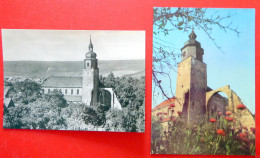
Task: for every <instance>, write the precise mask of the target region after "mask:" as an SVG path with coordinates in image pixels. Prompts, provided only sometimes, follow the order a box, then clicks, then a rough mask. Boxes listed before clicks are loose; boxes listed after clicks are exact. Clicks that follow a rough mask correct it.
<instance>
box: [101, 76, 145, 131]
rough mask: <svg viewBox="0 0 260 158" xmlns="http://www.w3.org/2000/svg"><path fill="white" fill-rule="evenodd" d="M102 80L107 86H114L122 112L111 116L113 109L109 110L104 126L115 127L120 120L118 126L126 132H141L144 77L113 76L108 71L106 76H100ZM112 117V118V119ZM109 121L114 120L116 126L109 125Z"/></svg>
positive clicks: (143, 106) (142, 126)
mask: <svg viewBox="0 0 260 158" xmlns="http://www.w3.org/2000/svg"><path fill="white" fill-rule="evenodd" d="M100 82H102V83H103V84H104V85H105V86H107V87H112V88H114V91H115V93H116V96H117V98H118V100H119V102H120V104H121V106H122V108H123V109H122V111H123V114H122V115H119V116H120V118H118V117H111V116H113V113H115V111H109V113H107V114H106V115H107V117H108V118H109V122H110V124H109V125H107V126H106V128H109V129H111V128H113V129H117V128H119V126H118V125H117V123H119V121H118V119H119V120H120V121H121V122H120V124H121V125H120V128H121V127H122V128H123V129H124V131H127V132H136V131H137V132H143V131H144V108H145V105H144V98H145V78H144V77H141V78H140V79H138V78H132V77H115V76H114V74H113V73H110V74H109V75H108V76H107V77H101V78H100ZM111 113H112V114H111ZM112 119H113V120H112ZM111 122H116V123H115V125H116V128H114V127H111Z"/></svg>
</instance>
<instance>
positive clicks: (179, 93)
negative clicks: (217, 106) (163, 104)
mask: <svg viewBox="0 0 260 158" xmlns="http://www.w3.org/2000/svg"><path fill="white" fill-rule="evenodd" d="M196 37H197V36H196V34H195V33H194V31H193V30H192V32H191V34H190V35H189V38H190V39H189V40H188V41H187V42H186V43H185V44H184V47H183V48H181V51H182V61H181V62H180V63H179V64H178V74H177V85H176V94H175V97H176V102H175V104H176V105H178V106H179V107H181V108H182V112H183V115H184V116H185V117H186V119H187V121H188V123H196V122H198V120H199V119H198V118H199V117H200V116H202V115H203V114H205V112H206V108H205V107H206V106H205V104H206V90H207V65H206V64H205V63H204V62H203V54H204V50H203V49H202V48H201V45H200V43H199V42H198V41H196Z"/></svg>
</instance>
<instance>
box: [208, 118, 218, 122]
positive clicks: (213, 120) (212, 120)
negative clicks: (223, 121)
mask: <svg viewBox="0 0 260 158" xmlns="http://www.w3.org/2000/svg"><path fill="white" fill-rule="evenodd" d="M209 121H210V122H216V121H217V120H216V119H210V120H209Z"/></svg>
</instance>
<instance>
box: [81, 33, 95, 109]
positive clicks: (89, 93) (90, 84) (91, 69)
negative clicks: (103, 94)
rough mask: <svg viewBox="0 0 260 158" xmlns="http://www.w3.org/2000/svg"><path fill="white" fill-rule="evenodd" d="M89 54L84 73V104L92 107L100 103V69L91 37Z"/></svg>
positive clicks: (85, 61) (87, 54)
mask: <svg viewBox="0 0 260 158" xmlns="http://www.w3.org/2000/svg"><path fill="white" fill-rule="evenodd" d="M88 48H89V52H87V53H86V55H85V57H86V58H85V60H84V68H83V73H82V78H83V80H82V82H83V83H82V103H84V104H86V105H88V106H92V105H94V104H96V103H98V89H99V69H98V60H97V59H96V57H97V55H96V53H94V52H93V44H92V41H91V37H90V43H89V46H88Z"/></svg>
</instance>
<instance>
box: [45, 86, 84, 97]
mask: <svg viewBox="0 0 260 158" xmlns="http://www.w3.org/2000/svg"><path fill="white" fill-rule="evenodd" d="M55 89H57V90H61V92H62V94H63V95H80V96H81V95H82V88H54V87H53V88H43V90H44V94H47V93H48V92H52V91H53V90H55ZM66 91H67V92H66ZM72 91H73V93H72Z"/></svg>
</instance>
